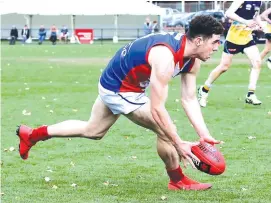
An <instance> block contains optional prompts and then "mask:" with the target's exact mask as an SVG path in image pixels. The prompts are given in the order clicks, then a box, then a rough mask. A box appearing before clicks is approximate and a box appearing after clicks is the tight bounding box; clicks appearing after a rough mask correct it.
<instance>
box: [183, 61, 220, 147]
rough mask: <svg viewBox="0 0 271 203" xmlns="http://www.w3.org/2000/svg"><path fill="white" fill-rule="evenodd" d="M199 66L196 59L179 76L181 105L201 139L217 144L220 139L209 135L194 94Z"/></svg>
mask: <svg viewBox="0 0 271 203" xmlns="http://www.w3.org/2000/svg"><path fill="white" fill-rule="evenodd" d="M199 68H200V61H199V60H198V59H196V61H195V63H194V67H193V69H192V72H190V73H186V74H182V76H181V86H182V87H181V95H182V99H181V101H182V105H183V108H184V111H185V112H186V114H187V116H188V118H189V120H190V122H191V124H192V125H193V127H194V129H195V131H196V132H197V134H198V135H199V137H200V138H201V140H202V141H206V142H209V143H211V144H218V143H220V141H217V140H215V139H214V138H212V137H211V136H210V132H209V130H208V128H207V126H206V124H205V122H204V119H203V116H202V113H201V108H200V105H199V103H198V100H197V96H196V77H197V73H198V71H199Z"/></svg>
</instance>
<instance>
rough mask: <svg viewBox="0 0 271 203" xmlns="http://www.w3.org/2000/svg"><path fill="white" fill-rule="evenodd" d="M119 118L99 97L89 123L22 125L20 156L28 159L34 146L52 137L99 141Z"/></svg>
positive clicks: (76, 121) (67, 122) (20, 127)
mask: <svg viewBox="0 0 271 203" xmlns="http://www.w3.org/2000/svg"><path fill="white" fill-rule="evenodd" d="M118 118H119V115H114V114H113V113H112V112H111V111H110V109H109V108H108V107H107V106H106V105H105V104H104V103H103V102H102V100H101V99H100V97H99V96H98V97H97V99H96V101H95V103H94V105H93V107H92V111H91V116H90V119H89V120H88V121H81V120H67V121H63V122H61V123H57V124H54V125H50V126H40V127H38V128H35V129H32V128H30V127H28V126H25V125H21V126H19V127H18V129H17V135H18V136H19V138H20V145H19V152H20V155H21V157H22V159H27V158H28V152H29V150H30V149H31V147H32V146H33V145H35V144H36V143H37V142H38V141H44V140H47V139H50V138H52V137H84V138H88V139H96V140H99V139H101V138H102V137H103V136H104V135H105V133H106V132H107V131H108V130H109V128H110V127H111V126H112V125H113V124H114V123H115V122H116V120H117V119H118Z"/></svg>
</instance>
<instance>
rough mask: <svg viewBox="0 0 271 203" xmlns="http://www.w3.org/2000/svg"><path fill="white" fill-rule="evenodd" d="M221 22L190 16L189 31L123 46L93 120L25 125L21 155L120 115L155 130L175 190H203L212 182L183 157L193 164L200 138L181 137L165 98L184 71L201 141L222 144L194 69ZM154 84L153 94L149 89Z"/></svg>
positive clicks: (95, 132)
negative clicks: (205, 112)
mask: <svg viewBox="0 0 271 203" xmlns="http://www.w3.org/2000/svg"><path fill="white" fill-rule="evenodd" d="M222 32H223V27H222V25H221V24H220V23H219V22H218V21H217V20H215V19H214V18H213V17H211V16H198V17H196V18H195V19H193V20H192V21H191V24H190V28H189V31H188V33H187V35H182V34H181V33H171V34H168V33H161V34H151V35H147V36H144V37H142V38H139V39H137V40H135V41H133V42H131V43H129V44H127V45H126V46H124V47H123V48H121V49H120V50H119V51H117V53H116V54H115V56H114V57H113V58H112V59H111V61H110V62H109V64H108V65H107V68H106V69H105V70H104V72H103V73H102V76H101V78H100V82H99V96H98V97H97V99H96V101H95V103H94V105H93V107H92V112H91V116H90V119H89V121H81V120H67V121H64V122H61V123H57V124H54V125H50V126H41V127H38V128H35V129H32V128H30V127H27V126H25V125H21V126H20V127H19V128H18V129H17V134H18V136H19V138H20V145H19V152H20V155H21V157H22V158H23V159H27V158H28V152H29V150H30V149H31V147H32V146H33V145H35V144H36V143H37V142H38V141H41V140H47V139H49V138H53V137H84V138H88V139H96V140H99V139H102V138H103V136H104V135H105V134H106V132H107V131H108V130H109V128H110V127H111V126H112V125H113V124H114V123H115V121H116V120H117V119H118V118H119V116H120V115H121V114H122V115H125V116H126V117H127V118H128V119H130V120H132V121H133V122H134V123H136V124H138V125H140V126H143V127H145V128H148V129H151V130H152V131H153V132H155V133H156V134H157V151H158V154H159V156H160V157H161V159H162V160H163V162H164V163H165V166H166V169H167V173H168V175H169V177H170V182H169V184H168V188H169V189H171V190H205V189H208V188H210V187H211V184H204V183H199V182H196V181H194V180H192V179H190V178H188V177H187V176H185V175H184V174H183V172H182V170H181V168H180V166H179V161H180V158H181V160H182V161H183V163H184V165H185V166H186V164H187V162H189V163H190V164H191V165H192V166H193V167H195V166H194V164H193V161H192V158H193V159H195V160H198V158H197V157H196V156H195V155H193V153H192V152H191V147H192V146H195V145H197V144H198V142H195V143H192V142H187V141H183V140H182V139H181V138H180V137H179V135H178V133H177V129H176V126H175V125H174V124H173V122H172V120H171V118H170V116H169V113H168V111H167V110H166V108H165V103H166V100H167V96H168V83H169V81H170V79H171V78H172V76H173V77H175V76H178V75H181V92H182V99H181V101H182V106H183V108H184V110H185V112H186V114H187V116H188V118H189V120H190V121H191V123H192V125H193V126H194V129H195V130H196V132H197V134H198V135H199V137H200V140H201V141H205V142H209V143H212V144H218V143H220V141H217V140H215V139H214V138H213V137H212V136H211V135H210V133H209V131H208V129H207V126H206V124H205V122H204V119H203V116H202V113H201V109H200V106H199V104H198V101H197V97H196V75H197V72H198V71H199V68H200V60H202V61H206V60H207V59H209V58H210V56H211V54H212V53H213V52H214V51H217V49H218V46H219V41H220V35H221V34H222ZM148 85H149V86H150V99H149V98H148V97H147V96H146V95H145V89H146V87H147V86H148Z"/></svg>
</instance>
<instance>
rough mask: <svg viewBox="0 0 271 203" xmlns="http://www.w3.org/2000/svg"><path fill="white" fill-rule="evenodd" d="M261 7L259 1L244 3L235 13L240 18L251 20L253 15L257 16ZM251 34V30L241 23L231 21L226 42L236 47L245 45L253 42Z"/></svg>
mask: <svg viewBox="0 0 271 203" xmlns="http://www.w3.org/2000/svg"><path fill="white" fill-rule="evenodd" d="M261 5H262V2H261V1H244V3H243V4H242V5H241V6H240V8H238V9H237V11H236V12H235V13H236V14H237V15H238V16H240V17H241V18H244V19H246V20H252V19H253V18H254V16H255V15H257V14H259V12H260V7H261ZM251 33H252V29H251V28H249V27H247V26H246V25H245V24H243V23H240V22H237V21H233V22H232V24H231V27H230V29H229V31H228V34H227V37H226V40H227V41H229V42H231V43H234V44H237V45H245V44H248V43H249V42H250V41H251V40H253V37H252V34H251Z"/></svg>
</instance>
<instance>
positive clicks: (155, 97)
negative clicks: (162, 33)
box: [149, 46, 181, 145]
mask: <svg viewBox="0 0 271 203" xmlns="http://www.w3.org/2000/svg"><path fill="white" fill-rule="evenodd" d="M149 63H150V65H151V67H152V73H151V78H150V89H151V91H150V93H151V95H150V98H151V112H152V116H153V118H154V120H155V121H156V122H157V124H158V125H159V127H160V128H161V129H162V130H163V131H164V132H165V134H166V135H167V136H168V138H169V139H170V140H171V142H172V144H173V145H176V144H177V143H178V142H180V141H181V139H180V137H179V136H178V134H177V131H176V128H175V126H174V124H173V122H172V120H171V118H170V116H169V114H168V112H167V110H166V108H165V103H166V100H167V96H168V82H169V81H170V80H171V77H172V74H173V71H174V59H173V55H172V53H171V52H170V50H169V49H168V48H167V47H165V46H157V47H154V48H152V50H151V51H150V55H149Z"/></svg>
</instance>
